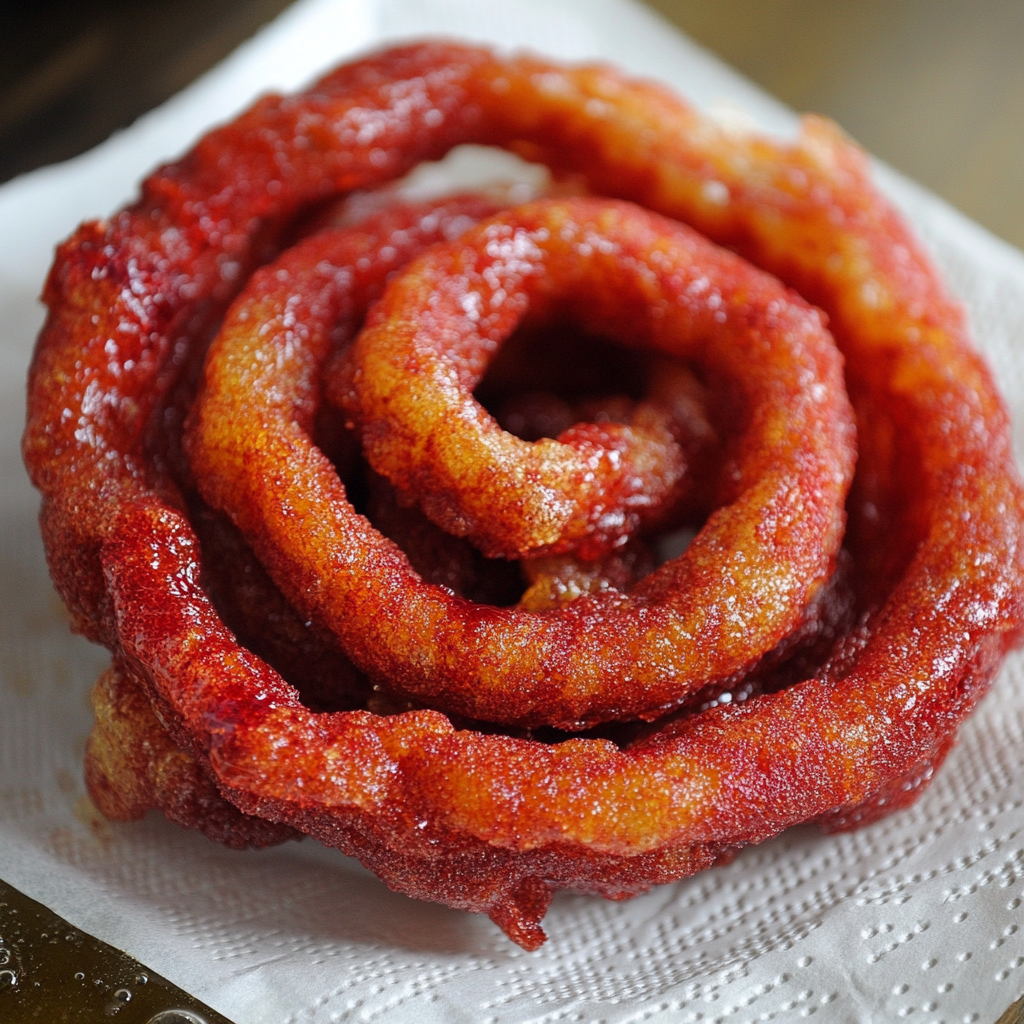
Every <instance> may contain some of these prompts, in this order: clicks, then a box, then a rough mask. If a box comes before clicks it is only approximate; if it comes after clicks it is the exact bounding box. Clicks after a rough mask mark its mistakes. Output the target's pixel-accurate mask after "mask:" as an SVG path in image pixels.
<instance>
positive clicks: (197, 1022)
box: [146, 1010, 206, 1024]
mask: <svg viewBox="0 0 1024 1024" xmlns="http://www.w3.org/2000/svg"><path fill="white" fill-rule="evenodd" d="M146 1024H206V1021H205V1020H204V1019H203V1018H202V1017H200V1016H199V1015H198V1014H196V1013H193V1012H192V1011H191V1010H161V1011H160V1012H159V1013H158V1014H156V1015H155V1016H153V1017H150V1018H149V1020H147V1021H146Z"/></svg>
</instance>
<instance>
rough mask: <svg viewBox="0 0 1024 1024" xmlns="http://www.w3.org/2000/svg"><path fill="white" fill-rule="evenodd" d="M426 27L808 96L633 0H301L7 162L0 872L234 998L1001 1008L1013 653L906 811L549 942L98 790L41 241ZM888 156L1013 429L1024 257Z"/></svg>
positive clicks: (688, 1011) (1017, 977)
mask: <svg viewBox="0 0 1024 1024" xmlns="http://www.w3.org/2000/svg"><path fill="white" fill-rule="evenodd" d="M436 34H445V35H451V36H460V37H464V38H468V39H474V40H481V41H489V42H492V43H496V44H498V45H500V46H508V47H511V46H516V47H519V46H528V47H531V48H533V49H535V50H538V51H540V52H543V53H547V54H550V55H553V56H557V57H563V58H570V59H582V58H594V57H601V58H606V59H610V60H613V61H615V62H616V63H618V64H619V65H621V66H623V67H625V68H627V69H628V70H630V71H632V72H635V73H641V74H644V75H647V76H651V77H656V78H659V79H661V80H663V81H665V82H667V83H668V84H670V85H672V86H673V87H675V88H676V89H677V90H678V91H680V92H681V93H683V94H685V95H686V96H688V97H690V98H691V99H692V100H694V101H695V102H697V103H698V104H701V105H705V106H707V105H710V104H716V103H727V104H731V105H732V106H735V107H737V108H741V109H743V110H745V111H747V112H748V113H749V114H750V115H751V116H752V117H753V118H754V119H755V120H756V121H758V122H760V123H761V124H762V125H763V126H765V127H766V128H768V129H770V130H773V131H776V132H782V133H787V132H791V131H792V130H793V127H794V124H795V121H794V119H793V116H792V115H791V114H790V113H788V112H787V111H786V110H785V109H784V108H782V107H781V106H780V105H779V104H777V103H775V102H774V101H773V100H771V99H770V98H767V97H765V96H764V95H763V94H762V93H760V92H759V91H757V90H756V89H755V88H753V87H752V86H750V85H749V84H748V83H746V82H744V81H743V80H741V79H740V78H739V77H738V76H737V75H736V74H735V73H733V72H731V71H730V70H729V69H727V68H725V67H723V66H722V65H721V64H720V63H719V62H718V61H716V60H715V59H714V58H712V57H710V56H709V55H708V54H706V53H704V52H703V51H701V50H699V49H698V48H697V47H695V46H693V44H691V43H689V42H688V41H687V40H686V39H684V38H682V37H680V36H679V35H678V34H677V33H675V32H674V31H673V30H672V29H670V28H669V27H667V26H666V25H665V24H664V23H662V22H660V21H659V20H658V19H656V18H655V17H654V16H653V15H651V14H650V13H648V12H646V11H645V10H643V9H641V8H639V7H636V6H633V5H632V4H631V3H630V2H629V0H518V2H516V0H504V2H501V3H492V2H489V0H303V2H301V3H299V4H298V5H297V6H295V7H294V8H292V9H291V10H289V11H288V12H286V13H285V14H284V15H283V16H282V17H281V18H280V19H279V20H278V21H277V22H276V23H274V24H273V25H272V26H270V27H269V28H268V29H267V30H265V31H264V32H263V33H261V34H260V35H259V36H258V37H256V38H255V39H254V40H252V41H251V42H249V43H248V44H246V45H245V46H243V47H242V48H241V49H240V50H239V51H238V52H236V53H235V54H234V55H233V56H232V57H231V58H230V59H229V60H227V61H226V62H225V63H224V64H222V65H221V66H220V67H218V68H217V69H215V70H214V71H212V72H211V73H210V74H208V75H206V76H205V77H204V78H203V79H202V80H200V81H199V82H198V83H196V84H195V85H193V86H192V87H191V88H189V89H187V90H186V91H185V92H184V93H182V94H181V95H179V96H178V97H176V98H175V99H173V100H171V101H170V102H169V103H167V104H166V105H165V106H164V107H162V108H161V109H159V110H158V111H156V112H154V113H152V114H150V115H148V116H147V117H145V118H143V119H142V120H140V121H139V122H138V123H137V124H136V125H135V126H133V127H132V128H131V129H129V130H127V131H125V132H123V133H121V134H119V135H117V136H116V137H114V138H113V139H111V140H110V141H109V142H107V143H106V144H104V145H103V146H100V147H99V148H98V149H96V150H94V151H93V152H91V153H88V154H86V155H85V156H83V157H80V158H78V159H76V160H74V161H71V162H70V163H68V164H64V165H62V166H58V167H53V168H48V169H45V170H42V171H39V172H36V173H34V174H31V175H28V176H26V177H24V178H22V179H20V180H18V181H15V182H12V183H10V184H8V185H6V186H4V187H3V188H2V189H0V371H2V372H0V388H2V389H3V390H2V400H0V877H2V878H5V879H7V880H9V881H10V882H11V883H12V884H14V885H16V886H18V887H19V888H21V889H22V890H24V891H25V892H26V893H28V894H29V895H31V896H33V897H35V898H36V899H39V900H41V901H43V902H44V903H46V904H47V905H49V906H50V907H52V908H53V909H54V910H56V911H57V912H58V913H60V914H62V915H64V916H65V917H67V918H68V919H70V920H71V921H72V922H74V923H75V924H77V925H79V926H81V927H83V928H85V929H86V930H88V931H90V932H92V933H94V934H95V935H97V936H99V937H100V938H103V939H105V940H106V941H108V942H111V943H113V944H114V945H116V946H119V947H121V948H123V949H126V950H128V951H129V952H131V953H132V954H134V955H135V956H137V957H139V958H140V959H141V960H142V961H144V962H145V963H147V964H148V965H150V966H151V967H152V968H153V969H155V970H157V971H159V972H160V973H162V974H164V975H166V976H167V977H169V978H171V979H172V980H173V981H175V982H176V983H178V984H179V985H181V986H183V987H184V988H186V989H188V990H190V991H192V992H194V993H195V994H196V995H197V996H199V997H200V998H202V999H204V1000H206V1001H207V1002H208V1003H209V1004H211V1005H212V1006H214V1007H215V1008H216V1009H218V1010H220V1011H221V1012H223V1013H224V1014H226V1015H227V1016H228V1017H230V1018H232V1019H233V1020H235V1021H237V1022H239V1024H285V1022H288V1024H299V1022H327V1021H341V1020H345V1021H349V1020H351V1021H372V1020H380V1021H387V1022H388V1024H392V1022H405V1021H409V1022H412V1021H416V1022H428V1024H429V1022H442V1021H443V1022H447V1024H453V1022H462V1021H465V1022H473V1024H483V1022H491V1024H499V1022H500V1024H512V1022H519V1024H525V1022H532V1024H540V1022H552V1024H553V1022H556V1021H558V1022H563V1021H565V1022H568V1021H605V1022H615V1024H624V1022H627V1021H629V1022H640V1021H652V1022H654V1021H665V1022H668V1021H672V1022H696V1021H701V1022H708V1024H710V1022H716V1024H727V1022H728V1024H743V1022H752V1021H767V1020H782V1021H789V1020H796V1019H800V1018H802V1017H810V1016H812V1015H816V1018H817V1019H819V1020H824V1021H830V1022H831V1021H837V1022H847V1021H849V1022H854V1021H856V1022H868V1021H897V1020H901V1019H903V1018H907V1019H909V1020H911V1021H920V1022H923V1024H935V1022H939V1021H943V1022H945V1024H959V1022H961V1021H963V1022H966V1024H971V1022H973V1021H980V1022H981V1024H990V1022H992V1021H994V1020H995V1018H996V1017H997V1016H998V1015H999V1013H1000V1012H1002V1010H1004V1009H1005V1008H1006V1007H1007V1006H1008V1005H1009V1004H1010V1003H1011V1002H1012V1001H1013V1000H1014V999H1015V998H1017V997H1019V996H1020V995H1021V993H1022V992H1024V932H1022V931H1020V930H1018V927H1019V926H1020V925H1022V924H1024V914H1022V910H1021V906H1022V899H1024V742H1022V740H1024V735H1022V734H1024V672H1022V664H1024V663H1022V660H1021V658H1020V657H1014V658H1012V659H1011V660H1010V662H1009V663H1008V664H1007V666H1006V669H1005V670H1004V671H1003V673H1002V675H1001V677H1000V679H999V681H998V682H997V684H996V686H995V688H994V690H993V692H992V693H991V695H990V696H989V697H988V698H987V699H986V700H985V702H984V703H983V705H982V706H981V708H980V709H979V711H978V712H977V714H976V715H975V716H974V718H973V719H972V720H971V721H970V722H969V723H968V725H967V726H966V728H965V729H964V730H963V735H962V741H961V743H960V746H959V747H958V749H957V750H956V751H955V752H954V753H953V755H952V756H951V757H950V759H949V761H948V762H947V764H946V766H945V767H944V768H943V769H942V771H941V773H940V775H939V776H938V778H937V779H936V781H935V782H934V783H933V784H932V786H931V788H930V789H929V790H928V791H927V792H926V794H925V795H924V797H923V798H922V799H921V800H920V802H919V803H918V804H917V805H916V806H915V807H914V808H912V809H911V810H909V811H906V812H904V813H901V814H899V815H897V816H895V817H892V818H889V819H888V820H886V821H884V822H882V823H880V824H878V825H876V826H873V827H871V828H869V829H865V830H863V831H861V832H858V833H854V834H852V835H845V836H833V837H825V836H822V835H821V834H819V833H818V832H817V831H816V830H813V829H810V828H806V829H797V830H794V831H792V832H790V833H788V834H786V835H784V836H782V837H781V838H779V839H777V840H775V841H772V842H769V843H766V844H765V845H763V846H762V847H759V848H755V849H751V850H748V851H746V852H745V853H744V854H743V855H742V856H741V857H739V858H738V859H737V861H736V862H735V863H734V864H733V865H732V866H730V867H727V868H723V869H717V870H714V871H711V872H707V873H705V874H703V875H700V876H698V877H696V878H694V879H691V880H689V881H686V882H681V883H679V884H676V885H672V886H666V887H663V888H660V889H657V890H655V891H654V892H652V893H650V894H649V895H647V896H644V897H641V898H640V899H637V900H634V901H632V902H629V903H608V902H605V901H603V900H600V899H593V898H585V897H574V896H562V897H559V898H556V900H555V902H554V905H553V907H552V909H551V912H550V913H549V915H548V917H547V919H546V922H545V927H546V929H547V931H548V933H549V935H550V936H551V939H550V941H549V942H548V944H547V945H546V946H544V947H543V948H542V949H541V950H540V951H538V952H536V953H524V952H523V951H522V950H520V949H518V948H517V947H515V946H513V945H512V944H511V943H509V942H508V940H507V939H505V938H504V936H503V935H501V934H500V933H499V932H498V930H497V929H496V928H495V927H494V926H493V925H492V924H491V923H490V922H489V921H487V920H486V919H484V918H479V917H473V916H470V915H465V914H460V913H457V912H454V911H450V910H447V909H446V908H443V907H439V906H434V905H430V904H425V903H418V902H415V901H412V900H409V899H406V898H404V897H402V896H398V895H395V894H393V893H391V892H389V891H388V890H387V889H386V888H385V887H384V886H383V885H382V884H381V883H379V882H378V881H377V880H376V879H375V878H373V877H372V876H371V875H369V874H368V873H367V872H365V871H364V870H363V869H362V868H360V867H359V865H358V864H356V863H355V862H353V861H351V860H348V859H347V858H345V857H343V856H341V855H340V854H338V853H336V852H334V851H329V850H325V849H322V848H320V847H318V846H317V845H316V844H314V843H313V842H310V841H307V842H304V843H302V844H299V845H295V844H289V845H288V846H286V847H281V848H277V849H274V850H270V851H264V852H261V853H248V854H239V853H234V852H230V851H227V850H224V849H221V848H220V847H217V846H215V845H214V844H212V843H210V842H208V841H207V840H206V839H204V838H203V837H202V836H199V835H196V834H191V833H186V832H182V831H179V830H177V829H175V828H174V827H172V826H170V825H168V824H167V823H166V822H165V821H164V820H163V819H162V818H160V817H159V816H157V815H151V816H150V817H149V818H147V819H146V820H145V821H144V822H141V823H134V824H123V825H115V824H111V823H108V822H104V821H102V820H98V819H97V818H96V816H95V814H94V813H93V812H92V810H91V808H90V806H89V804H88V802H87V800H86V799H85V794H84V789H83V787H82V783H81V769H80V765H81V757H82V750H83V744H84V741H85V737H86V735H87V732H88V729H89V712H88V707H87V692H88V689H89V687H90V686H91V684H92V682H93V680H94V678H95V676H96V675H97V673H98V671H99V670H100V668H101V667H102V666H103V665H104V664H105V662H106V660H107V659H106V655H105V653H104V652H103V651H100V650H98V649H96V648H92V647H90V646H89V645H88V644H86V643H84V642H82V641H80V640H78V639H74V638H70V637H69V636H68V633H67V626H66V620H65V617H64V614H63V611H62V609H61V607H60V604H59V602H58V601H57V599H56V598H55V596H54V595H53V592H52V590H51V588H50V586H49V582H48V579H47V575H46V570H45V567H44V564H43V558H42V553H41V549H40V544H39V540H38V534H37V528H36V523H35V515H36V507H37V502H36V498H35V495H34V494H33V492H32V490H31V488H30V487H29V485H28V483H27V481H26V479H25V475H24V471H23V469H22V468H21V463H20V457H19V454H18V444H17V441H18V437H19V435H20V431H21V426H22V418H23V408H24V399H23V391H24V385H23V381H24V375H25V368H26V365H27V363H28V359H29V355H30V350H31V345H32V340H33V337H34V335H35V332H36V331H37V330H38V327H39V324H40V323H41V320H42V311H41V308H40V307H39V306H38V305H37V304H36V301H35V299H36V295H37V294H38V292H39V288H40V285H41V282H42V280H43V277H44V275H45V272H46V269H47V266H48V264H49V261H50V259H51V254H52V247H53V245H54V244H55V243H56V242H57V241H59V240H60V239H61V238H63V237H64V236H66V235H67V234H69V233H70V232H71V231H72V230H73V229H74V227H75V226H76V224H77V222H78V221H79V220H81V219H83V218H86V217H91V216H96V215H102V214H104V213H108V212H110V211H112V210H113V209H115V208H116V207H117V206H118V205H119V204H121V203H123V202H124V201H126V200H127V199H129V198H130V197H131V196H132V194H133V192H134V190H135V187H136V183H137V182H138V181H139V179H140V178H141V177H142V176H143V174H144V173H145V172H146V171H147V170H148V169H149V168H150V167H151V166H152V165H154V164H155V163H157V162H159V161H161V160H164V159H167V158H169V157H171V156H174V155H175V154H177V153H179V152H181V151H182V150H184V149H185V148H186V147H187V146H188V145H189V143H190V141H191V140H192V139H193V138H194V137H195V136H196V135H197V134H198V133H199V132H200V131H201V130H202V129H203V128H205V127H206V126H207V125H209V124H210V123H211V122H214V121H218V120H223V119H225V118H227V117H230V116H231V115H232V114H234V113H235V112H237V111H238V110H239V109H240V108H241V107H243V106H245V105H246V104H247V103H248V102H249V101H250V100H251V98H252V97H253V96H254V95H255V94H256V93H258V92H260V91H264V90H266V89H269V88H289V89H290V88H295V87H297V86H299V85H301V84H302V83H303V82H304V81H306V80H308V79H309V78H311V77H313V76H314V75H316V74H317V73H318V72H320V71H322V70H323V69H324V68H326V67H327V66H329V65H330V64H332V63H334V62H336V61H338V60H340V59H341V58H344V57H346V56H349V55H350V54H352V53H354V52H356V51H358V50H362V49H365V48H368V47H371V46H375V45H379V44H381V43H383V42H385V41H388V40H393V39H398V38H408V37H415V36H423V35H436ZM879 178H880V181H881V183H882V186H883V187H884V189H885V190H886V191H887V192H888V193H889V194H890V195H891V196H892V198H893V199H894V200H895V201H896V202H897V203H898V205H899V206H900V207H901V208H902V209H903V210H904V211H905V213H906V214H907V216H908V217H909V218H910V219H911V220H912V221H913V222H914V224H915V225H916V226H917V228H918V230H919V231H920V233H921V234H922V236H923V237H924V239H925V241H926V243H927V245H928V246H929V247H930V249H931V250H932V252H933V254H934V256H935V258H936V259H937V260H938V262H939V264H940V265H941V266H942V268H943V269H944V270H945V272H946V274H947V275H948V278H949V280H950V282H951V285H952V287H953V288H954V290H955V291H956V292H957V293H958V294H959V295H960V296H961V297H962V298H963V300H964V301H965V302H966V303H967V305H968V307H969V310H970V314H971V318H972V321H973V325H974V329H975V333H976V336H977V338H978V341H979V343H980V344H981V346H982V347H983V348H984V350H985V351H986V353H987V355H988V357H989V359H990V360H991V361H992V363H993V365H994V366H995V370H996V375H997V378H998V380H999V381H1000V383H1001V385H1002V387H1003V389H1004V391H1005V393H1006V395H1007V396H1008V399H1009V401H1010V404H1011V408H1012V412H1013V416H1014V419H1015V422H1016V423H1017V426H1018V434H1017V438H1018V442H1020V440H1021V439H1022V437H1024V435H1022V434H1021V433H1020V428H1021V426H1022V425H1024V349H1022V347H1021V345H1020V339H1021V338H1024V257H1022V256H1021V254H1020V253H1018V252H1017V251H1016V250H1013V249H1011V248H1010V247H1009V246H1007V245H1005V244H1003V243H1001V242H999V241H998V240H996V239H994V238H993V237H992V236H990V235H988V234H987V233H986V232H984V231H983V230H982V229H981V228H979V227H977V226H976V225H974V224H972V223H970V222H969V221H967V220H966V219H965V218H963V217H962V216H960V215H959V214H957V213H956V212H955V211H953V210H951V209H950V208H948V207H947V206H945V205H944V204H943V203H941V202H940V201H938V200H937V199H935V198H934V197H932V196H930V195H928V194H927V193H925V192H924V191H923V190H921V189H919V188H917V187H916V186H914V185H912V184H910V183H908V182H906V181H905V180H903V179H901V178H900V177H898V176H897V175H895V174H894V173H893V172H891V171H887V170H885V169H884V168H879ZM1021 447H1022V446H1021V445H1020V444H1019V443H1018V449H1019V450H1020V448H1021Z"/></svg>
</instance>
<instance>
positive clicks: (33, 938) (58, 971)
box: [0, 882, 231, 1024]
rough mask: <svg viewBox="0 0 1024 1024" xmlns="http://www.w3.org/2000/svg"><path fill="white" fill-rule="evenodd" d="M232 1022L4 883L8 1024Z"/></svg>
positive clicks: (4, 1016)
mask: <svg viewBox="0 0 1024 1024" xmlns="http://www.w3.org/2000/svg"><path fill="white" fill-rule="evenodd" d="M106 1020H110V1021H114V1022H116V1024H231V1022H230V1021H229V1020H228V1019H227V1017H224V1016H223V1015H222V1014H219V1013H217V1012H216V1011H214V1010H211V1009H210V1008H209V1007H208V1006H204V1005H203V1003H201V1002H200V1001H199V1000H198V999H196V998H194V997H193V996H190V995H189V994H188V993H187V992H183V991H182V990H181V989H180V988H178V987H177V985H173V984H171V982H169V981H168V980H167V979H166V978H162V977H161V976H160V975H159V974H155V973H154V972H153V971H151V970H149V969H148V968H147V967H145V966H144V965H143V964H140V963H139V961H138V960H135V959H134V958H133V957H130V956H128V954H127V953H122V952H121V951H120V950H118V949H114V947H113V946H108V945H107V944H106V943H105V942H100V940H99V939H95V938H93V937H92V936H91V935H87V934H86V933H85V932H83V931H80V930H79V929H78V928H75V927H74V926H72V925H70V924H68V923H67V921H64V920H63V919H62V918H60V917H58V915H57V914H55V913H53V911H51V910H47V908H46V907H44V906H43V905H42V904H41V903H37V902H36V901H35V900H31V899H29V898H28V897H27V896H25V895H24V894H23V893H20V892H18V890H17V889H15V888H14V887H13V886H10V885H8V884H7V883H6V882H0V1021H3V1022H4V1024H28V1022H39V1024H99V1022H101V1021H106Z"/></svg>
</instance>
